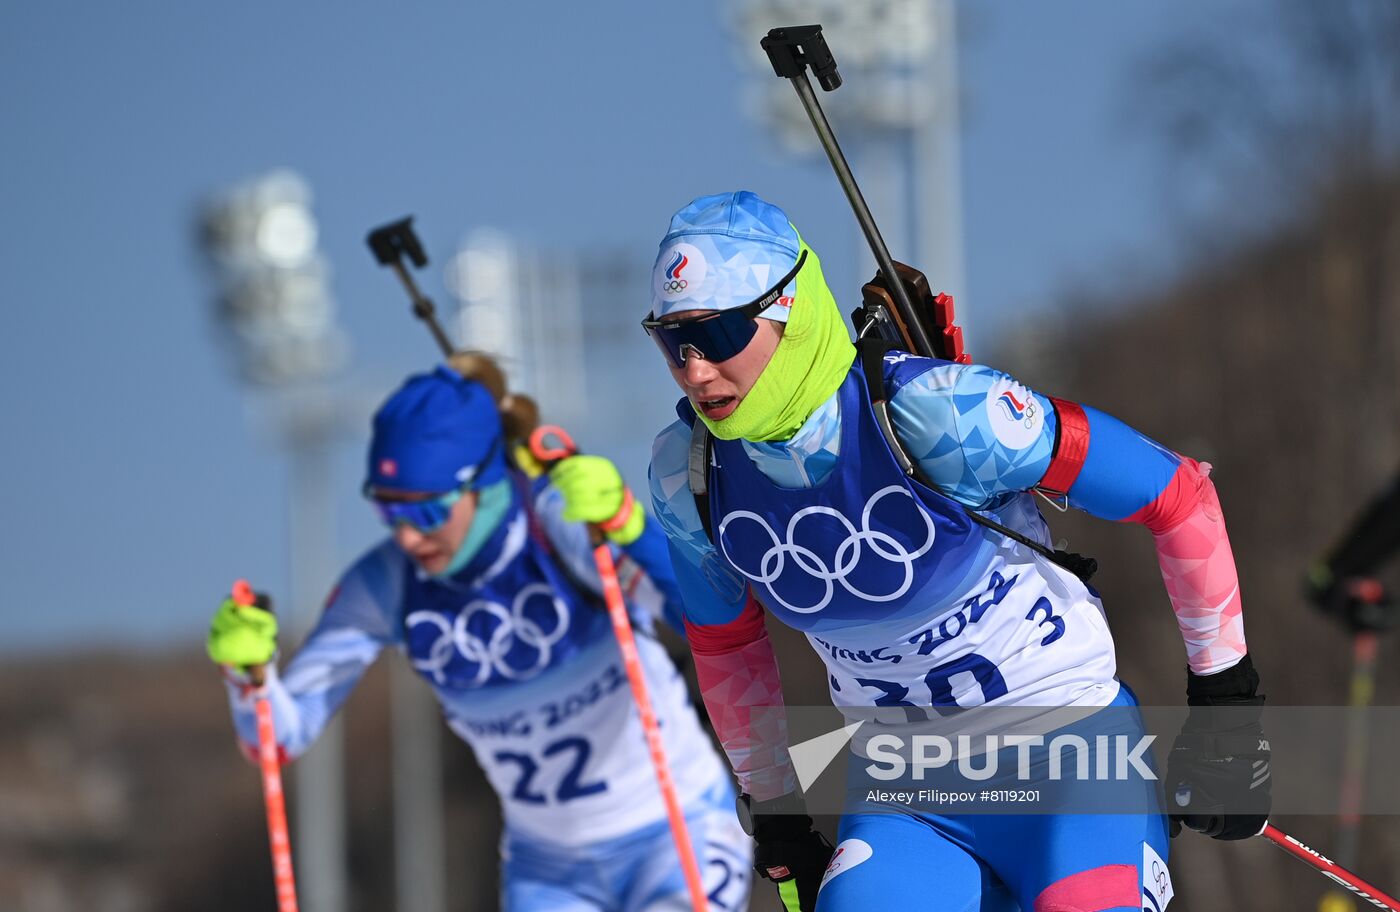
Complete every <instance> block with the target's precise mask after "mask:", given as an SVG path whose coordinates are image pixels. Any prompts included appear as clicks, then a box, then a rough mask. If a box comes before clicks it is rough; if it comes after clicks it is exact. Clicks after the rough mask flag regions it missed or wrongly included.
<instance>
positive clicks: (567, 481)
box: [549, 456, 647, 545]
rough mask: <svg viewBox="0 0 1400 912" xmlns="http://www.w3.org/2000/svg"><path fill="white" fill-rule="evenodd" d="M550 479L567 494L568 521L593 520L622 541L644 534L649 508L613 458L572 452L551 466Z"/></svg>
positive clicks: (627, 541)
mask: <svg viewBox="0 0 1400 912" xmlns="http://www.w3.org/2000/svg"><path fill="white" fill-rule="evenodd" d="M549 480H550V482H551V483H552V484H553V485H554V487H555V488H557V489H558V490H559V493H560V494H562V495H564V518H565V519H566V520H568V521H569V522H586V523H592V524H593V525H595V526H597V527H598V528H599V529H600V530H602V532H603V534H605V535H606V536H607V537H608V539H609V540H610V541H612V542H615V543H616V544H619V545H630V544H632V542H634V541H636V540H637V539H638V538H640V537H641V534H642V528H643V527H644V526H645V525H646V521H647V515H646V511H645V510H643V509H642V506H641V504H639V503H637V501H636V499H635V498H633V496H632V492H631V491H629V490H628V489H627V485H626V484H625V483H624V482H623V481H622V473H620V472H618V470H617V466H615V465H613V464H612V461H611V460H609V459H605V458H603V457H602V456H570V457H569V458H567V459H562V460H560V461H559V463H558V464H557V465H556V466H555V467H554V468H553V469H551V470H550V472H549Z"/></svg>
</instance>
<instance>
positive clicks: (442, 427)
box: [366, 366, 506, 493]
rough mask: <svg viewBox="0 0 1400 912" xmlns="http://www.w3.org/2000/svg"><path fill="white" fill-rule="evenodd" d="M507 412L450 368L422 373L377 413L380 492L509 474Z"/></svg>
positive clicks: (371, 479)
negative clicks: (504, 426)
mask: <svg viewBox="0 0 1400 912" xmlns="http://www.w3.org/2000/svg"><path fill="white" fill-rule="evenodd" d="M501 436H502V432H501V413H500V412H499V411H498V410H497V409H496V402H495V400H494V399H493V398H492V396H491V392H490V391H489V390H488V389H486V387H484V386H482V385H481V384H480V383H477V382H476V381H474V380H465V379H463V378H462V376H461V375H460V374H458V373H457V372H456V371H454V370H452V369H451V368H449V367H445V366H440V367H438V368H437V369H436V370H434V371H433V372H432V373H428V374H415V375H414V376H412V377H409V378H408V379H407V380H406V381H404V385H403V386H402V387H400V388H399V390H398V391H397V392H396V393H394V394H393V395H392V396H390V397H389V398H388V399H387V400H386V401H385V403H384V404H383V405H381V406H380V407H379V411H377V412H375V414H374V436H373V437H372V438H371V440H370V444H369V475H368V479H367V481H366V484H367V485H368V486H370V487H372V488H386V489H390V490H395V491H415V492H416V491H422V492H428V493H440V492H441V493H446V492H448V491H455V490H456V489H457V488H460V487H463V486H464V485H465V486H470V487H472V488H480V487H483V486H485V485H489V484H491V483H492V482H495V481H498V480H500V479H501V478H504V477H505V471H506V462H505V450H506V447H505V445H504V442H503V441H502V440H501Z"/></svg>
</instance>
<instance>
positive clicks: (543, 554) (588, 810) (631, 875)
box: [229, 478, 750, 910]
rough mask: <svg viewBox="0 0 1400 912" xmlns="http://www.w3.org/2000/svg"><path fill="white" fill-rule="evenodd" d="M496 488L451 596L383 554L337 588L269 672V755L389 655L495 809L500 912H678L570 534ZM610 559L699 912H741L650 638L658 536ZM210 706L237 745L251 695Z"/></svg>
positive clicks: (726, 848) (727, 795)
mask: <svg viewBox="0 0 1400 912" xmlns="http://www.w3.org/2000/svg"><path fill="white" fill-rule="evenodd" d="M515 488H516V490H515V491H514V493H513V498H514V503H513V504H512V506H511V508H510V510H509V511H508V512H507V515H506V518H505V519H504V520H503V521H502V522H501V523H500V524H499V526H498V528H497V529H496V530H495V532H494V533H493V534H492V535H491V536H490V538H489V540H488V541H487V542H486V544H485V545H483V547H482V548H481V550H480V551H479V552H478V553H477V554H476V555H475V556H474V557H473V558H472V559H471V560H470V561H469V562H468V564H467V565H466V566H465V567H463V568H462V569H461V570H460V571H459V572H457V573H456V574H454V575H453V576H452V577H451V578H450V579H437V578H434V577H431V576H426V575H424V574H422V573H421V572H419V571H418V570H417V568H416V566H415V565H414V564H413V563H412V561H411V560H410V559H409V558H408V557H407V556H406V555H405V554H404V553H403V552H402V551H401V550H400V549H399V548H398V547H397V546H396V545H395V544H394V542H393V541H392V539H388V540H385V541H383V542H382V543H380V544H379V545H378V546H377V547H375V548H373V549H372V550H370V551H369V552H368V553H367V554H365V555H364V556H363V557H361V558H360V559H359V560H358V561H356V563H355V564H354V565H353V566H352V567H351V568H350V569H349V570H348V571H347V572H346V573H345V574H344V576H343V577H342V578H341V580H340V582H339V584H338V585H337V586H336V588H335V590H334V591H333V592H332V594H331V596H330V598H329V600H328V602H327V605H326V608H325V611H324V613H323V615H322V617H321V619H320V621H319V623H318V624H317V625H316V627H315V629H314V630H313V631H312V633H311V635H310V636H309V638H308V639H307V640H306V642H305V643H304V644H303V645H302V647H301V649H300V650H299V651H298V652H297V654H296V656H295V657H294V658H293V659H292V661H291V662H290V663H289V664H288V665H287V668H286V669H285V671H283V672H282V673H281V674H280V675H279V674H278V673H277V672H276V669H275V668H273V667H271V666H270V667H269V677H268V684H267V689H266V692H267V695H268V697H269V698H270V700H271V704H272V708H273V713H274V724H275V726H276V731H277V738H278V742H279V745H280V746H281V748H282V749H283V751H284V752H285V754H286V755H287V756H288V757H295V756H297V755H298V754H300V753H302V752H303V751H304V750H306V749H307V748H308V747H309V746H310V745H311V743H312V742H313V741H314V740H315V738H316V737H317V735H318V734H319V732H320V731H321V729H322V727H323V726H324V725H325V724H326V722H327V720H328V719H329V718H330V717H331V715H332V714H333V713H334V712H335V711H336V710H337V709H338V708H339V706H340V704H341V703H342V702H343V701H344V700H345V698H346V697H348V696H349V694H350V692H351V691H352V690H353V689H354V687H355V684H356V682H357V681H358V680H359V679H360V676H361V675H362V674H363V673H364V672H365V670H366V669H367V668H368V667H369V666H370V664H371V663H373V662H374V661H375V659H376V658H377V657H378V655H379V653H380V652H381V650H384V649H386V648H392V649H397V650H399V651H400V652H402V653H403V654H404V655H405V656H406V657H407V659H408V661H409V662H410V663H411V665H412V666H413V668H414V669H416V670H417V672H418V673H419V674H420V675H422V677H423V678H424V680H425V681H426V682H427V683H428V685H429V686H430V687H431V688H432V689H433V692H434V694H435V695H436V696H437V698H438V702H439V704H440V705H441V707H442V711H443V715H444V717H445V719H446V721H447V724H448V725H449V726H450V727H451V728H452V730H453V731H454V732H456V733H457V734H458V735H459V736H461V737H462V739H463V740H465V741H466V742H467V743H468V744H470V745H471V747H472V750H473V751H474V752H475V754H476V757H477V760H478V762H479V763H480V764H481V766H482V768H483V770H484V771H485V773H486V776H487V778H488V779H489V780H490V782H491V785H492V786H493V787H494V788H495V790H496V794H497V796H498V797H499V799H500V802H501V812H502V816H503V818H504V820H505V835H504V838H503V841H502V856H503V878H502V879H503V885H502V891H503V892H502V896H503V902H504V905H505V908H507V909H515V910H523V909H529V910H537V909H549V910H553V909H599V910H601V909H610V910H633V909H637V910H642V909H664V908H672V907H674V906H675V904H676V903H678V902H680V903H682V907H686V908H688V905H685V903H686V900H685V897H686V891H685V884H684V881H683V877H682V873H681V868H680V866H679V863H678V861H677V856H676V852H675V849H674V845H673V843H672V841H671V836H670V830H669V827H668V825H667V822H666V815H665V808H664V804H663V802H662V799H661V795H660V791H659V788H658V786H657V782H656V776H655V773H654V772H653V769H652V764H651V760H650V757H649V753H648V751H647V748H646V743H645V739H644V737H643V734H642V730H641V724H640V720H639V716H638V712H637V709H636V706H635V704H634V702H633V700H632V696H631V692H630V688H629V685H628V681H627V676H626V673H625V671H624V669H623V665H622V658H621V655H620V652H619V650H618V646H617V642H616V640H615V638H614V636H613V633H612V629H611V625H610V623H609V621H608V618H607V615H606V612H605V610H604V609H603V607H602V605H601V600H600V594H601V591H602V590H601V583H600V581H599V579H598V575H597V571H596V568H595V566H594V564H593V561H592V547H591V545H590V544H589V540H588V532H587V529H586V528H585V527H584V526H583V525H581V524H578V523H569V522H565V521H564V520H563V519H562V515H561V514H562V507H563V499H562V496H561V495H560V494H559V492H558V491H557V490H555V489H554V488H553V487H551V486H550V485H549V484H548V482H547V480H546V479H538V480H536V481H535V482H534V483H533V485H530V483H528V482H525V481H524V480H523V479H522V478H517V485H516V486H515ZM527 498H528V499H529V501H530V505H529V508H528V509H527V508H526V506H525V504H526V499H527ZM613 550H614V552H615V554H616V560H617V563H618V569H619V579H620V582H621V585H622V588H623V592H624V596H625V599H626V601H627V605H628V608H629V612H630V613H631V615H632V617H633V622H634V626H635V627H636V630H637V646H638V652H639V655H640V659H641V663H642V666H643V667H644V669H645V672H646V678H647V685H648V689H649V691H650V696H651V700H652V703H653V705H654V708H655V710H656V715H657V718H658V721H659V722H660V725H661V732H662V736H663V741H664V745H665V751H666V756H667V758H668V760H669V762H670V766H671V772H672V776H673V779H674V781H675V784H676V788H677V790H678V792H679V797H680V801H681V804H682V807H683V808H684V809H685V811H686V814H687V817H688V820H689V823H690V828H691V836H692V841H693V842H694V844H695V846H696V850H697V852H698V853H699V855H700V861H701V864H702V871H703V872H704V876H705V878H706V885H707V889H709V890H710V891H711V902H712V908H714V909H720V910H724V909H734V908H742V907H743V904H744V902H745V901H746V900H745V898H746V896H747V889H748V858H749V852H750V848H749V842H748V839H747V837H746V836H745V835H744V834H743V832H742V831H741V830H740V829H739V827H738V823H737V820H736V819H735V817H734V812H733V791H732V787H731V785H730V783H729V779H728V775H727V772H726V770H725V769H724V766H723V764H722V763H721V761H720V759H719V757H718V755H717V753H716V751H715V750H714V748H713V747H712V745H711V742H710V740H709V738H708V736H707V735H706V733H705V732H704V730H703V729H702V728H701V726H700V723H699V720H698V719H697V717H696V714H695V712H694V709H693V707H692V706H691V705H690V702H689V698H688V695H687V693H686V688H685V681H684V679H683V677H682V676H681V674H680V673H679V672H678V671H677V670H676V668H675V666H674V665H673V664H672V663H671V661H670V659H669V658H668V657H667V655H666V652H665V650H664V648H663V647H662V646H661V645H660V643H658V642H657V641H656V639H655V636H654V630H653V618H654V617H655V616H657V615H663V616H668V615H669V617H670V619H671V621H672V622H673V623H674V622H675V620H676V617H677V606H678V600H677V592H676V589H675V582H674V577H673V576H672V572H671V569H670V562H669V559H668V556H667V554H666V550H665V539H664V536H663V535H662V533H661V532H660V531H659V530H657V529H655V528H654V524H649V525H648V528H646V529H645V530H644V531H643V534H642V536H641V537H640V538H639V539H638V540H637V541H636V542H634V543H633V544H631V545H628V546H627V547H626V548H623V549H618V548H617V547H615V546H614V549H613ZM229 696H230V701H231V704H232V708H233V716H234V722H235V725H236V727H237V730H238V734H239V736H240V738H241V739H242V740H243V742H244V743H245V744H246V745H248V746H252V745H255V744H256V743H257V733H256V725H255V718H254V712H253V698H252V695H251V694H250V693H248V689H247V688H246V687H244V686H240V683H239V682H237V681H231V682H230V685H229Z"/></svg>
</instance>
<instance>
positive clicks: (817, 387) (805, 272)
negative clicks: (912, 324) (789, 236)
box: [691, 237, 856, 441]
mask: <svg viewBox="0 0 1400 912" xmlns="http://www.w3.org/2000/svg"><path fill="white" fill-rule="evenodd" d="M798 243H799V244H800V245H801V249H802V250H806V251H807V262H805V263H803V264H802V269H801V271H799V272H798V273H797V295H796V298H795V299H794V301H793V305H792V310H791V312H789V314H788V319H787V326H786V328H785V329H784V330H783V337H782V339H781V340H779V342H778V347H777V349H776V350H775V351H774V352H773V357H772V359H771V360H769V362H768V366H767V367H765V368H764V369H763V373H761V374H759V376H758V380H757V381H756V382H755V383H754V385H753V388H752V389H750V390H749V392H748V395H746V396H745V397H744V400H743V401H742V402H740V403H739V407H738V408H736V409H735V410H734V412H733V414H731V415H729V416H728V417H727V418H721V419H720V420H719V421H711V420H710V419H709V418H706V417H705V416H704V415H702V414H700V413H699V412H698V411H697V412H696V414H697V415H698V416H699V418H700V420H701V421H703V422H705V424H706V425H708V426H709V428H710V432H711V433H712V434H714V435H715V436H716V437H718V438H720V439H721V440H739V439H743V440H754V441H772V440H789V439H791V438H792V436H793V435H794V434H796V433H797V432H798V430H799V429H800V428H801V427H802V424H803V422H805V421H806V420H807V419H808V418H810V417H811V415H812V413H813V412H815V411H816V410H817V408H818V407H819V406H820V405H821V404H822V403H823V402H825V401H826V400H827V399H828V398H829V397H830V396H831V394H832V393H834V392H836V390H837V389H838V388H839V387H840V386H841V383H842V381H844V380H845V379H846V372H847V371H849V370H850V368H851V362H852V361H854V360H855V356H856V347H855V346H854V345H853V344H851V337H850V333H849V332H848V331H847V330H846V324H845V323H843V322H842V321H841V310H840V308H838V307H837V306H836V299H835V298H833V297H832V296H831V289H830V288H827V287H826V279H824V278H823V277H822V265H821V261H820V260H819V259H817V255H816V254H815V253H813V252H812V249H811V248H810V247H808V246H807V245H806V243H804V242H803V241H802V239H801V238H800V237H799V238H798ZM691 405H692V407H693V406H694V403H691Z"/></svg>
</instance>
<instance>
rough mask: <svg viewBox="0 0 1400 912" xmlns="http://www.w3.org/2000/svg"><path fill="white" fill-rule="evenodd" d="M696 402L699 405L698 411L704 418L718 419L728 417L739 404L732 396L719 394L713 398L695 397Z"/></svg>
mask: <svg viewBox="0 0 1400 912" xmlns="http://www.w3.org/2000/svg"><path fill="white" fill-rule="evenodd" d="M695 402H696V404H697V405H699V406H700V411H701V413H702V414H704V416H705V417H706V418H709V419H710V420H712V421H718V420H719V419H721V418H726V417H728V416H729V415H730V414H731V413H732V412H733V411H734V409H735V408H737V407H738V405H739V400H738V399H737V398H735V397H734V396H720V397H718V398H715V399H697V400H695Z"/></svg>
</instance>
